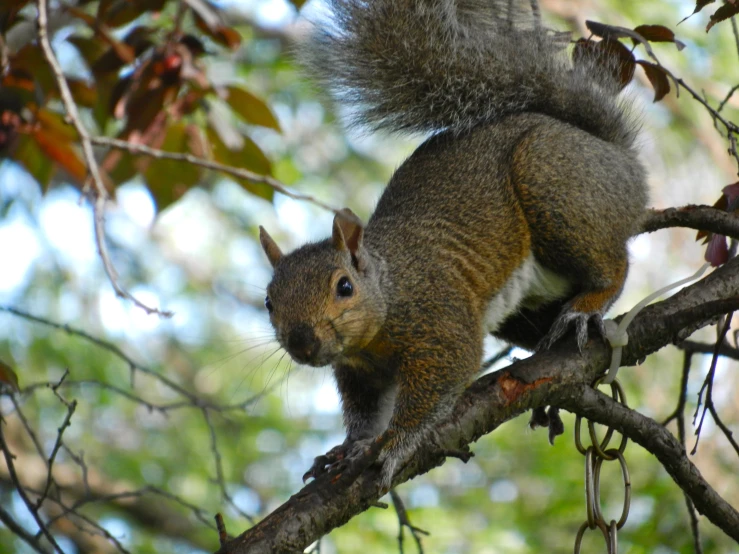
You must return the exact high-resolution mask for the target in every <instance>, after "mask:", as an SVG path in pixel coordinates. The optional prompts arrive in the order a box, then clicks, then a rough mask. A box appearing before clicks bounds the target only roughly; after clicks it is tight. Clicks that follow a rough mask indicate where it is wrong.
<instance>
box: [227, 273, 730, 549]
mask: <svg viewBox="0 0 739 554" xmlns="http://www.w3.org/2000/svg"><path fill="white" fill-rule="evenodd" d="M738 308H739V260H738V259H734V260H732V261H730V262H729V263H728V264H726V265H725V266H723V267H721V268H719V269H717V270H716V271H714V272H713V273H712V274H710V275H709V276H708V277H706V278H705V279H703V280H702V281H700V282H698V283H696V284H694V285H692V286H690V287H686V288H685V289H683V290H681V291H680V292H678V293H677V294H675V295H674V296H672V297H671V298H669V299H667V300H665V301H663V302H660V303H658V304H653V305H651V306H648V307H647V308H645V309H644V310H643V311H642V312H641V313H640V314H639V315H638V316H637V317H636V318H635V319H634V321H633V322H632V324H631V325H630V327H629V344H628V346H627V347H626V348H625V349H624V357H623V360H624V362H623V363H624V364H625V365H628V364H633V363H635V362H636V361H637V360H639V359H642V358H644V357H645V356H647V355H648V354H651V353H652V352H654V351H656V350H659V349H660V348H662V347H663V346H665V345H667V344H674V343H679V342H682V341H684V340H685V339H686V338H687V337H688V336H689V335H690V334H692V333H693V332H694V331H695V330H696V329H698V328H700V327H703V326H705V325H707V324H709V323H711V322H712V321H714V320H715V319H716V318H718V317H719V316H720V315H721V314H724V313H727V312H730V311H732V310H736V309H738ZM609 361H610V355H609V349H608V348H607V347H606V346H605V345H603V344H602V343H600V342H598V341H591V342H590V343H589V345H588V348H586V349H585V350H584V351H583V352H582V354H579V353H578V352H577V348H576V347H575V345H574V343H572V342H567V343H563V344H558V345H556V346H555V348H554V349H552V350H550V351H546V352H541V353H539V354H537V355H535V356H532V357H531V358H528V359H526V360H522V361H520V362H517V363H515V364H512V365H511V366H509V367H508V368H506V369H503V370H500V371H497V372H495V373H492V374H489V375H486V376H484V377H481V378H480V379H478V380H477V381H475V382H474V383H472V385H471V386H470V387H469V388H468V389H467V390H466V391H465V393H464V394H463V395H462V397H461V398H460V399H459V401H458V403H457V406H456V408H455V410H454V412H453V414H452V416H451V417H450V418H448V419H447V420H445V421H443V422H441V423H440V424H439V425H437V427H436V429H435V430H434V432H433V435H432V437H431V438H430V440H427V441H425V442H424V444H423V445H422V447H421V448H419V450H418V451H417V452H415V453H414V455H413V457H412V459H411V460H410V461H409V462H408V463H406V464H405V466H403V467H402V468H401V469H400V471H399V472H398V473H397V474H396V475H395V479H394V481H393V484H394V485H398V484H400V483H403V482H405V481H407V480H409V479H411V478H413V477H415V476H416V475H419V474H422V473H426V472H428V471H429V470H431V469H433V468H434V467H436V466H439V465H441V464H442V463H444V452H445V451H453V450H459V449H461V448H464V447H466V445H468V444H470V443H471V442H474V441H476V440H477V439H479V438H480V437H481V436H483V435H485V434H487V433H490V432H491V431H493V430H494V429H496V428H497V427H498V426H499V425H501V424H502V423H504V422H505V421H508V420H509V419H511V418H513V417H515V416H517V415H519V414H521V413H523V412H524V411H526V410H529V409H531V408H534V407H539V406H543V405H547V404H552V403H555V402H556V401H560V402H562V404H561V405H562V406H566V407H568V409H572V410H574V411H576V412H577V411H578V410H582V411H583V413H584V412H586V411H588V410H590V409H591V407H590V404H589V403H588V401H589V399H590V398H591V397H590V396H588V395H586V394H585V393H583V392H582V390H583V389H587V388H588V387H587V384H589V383H591V382H592V381H593V380H594V379H595V378H596V377H597V376H598V375H600V374H602V373H603V371H604V370H605V368H606V367H607V366H608V363H609ZM568 391H569V392H568ZM573 391H577V396H572V395H574V394H575V392H573ZM568 394H569V395H570V396H568ZM593 394H595V393H594V392H593ZM578 398H580V399H582V402H583V407H582V408H580V407H579V405H578V403H577V399H578ZM609 413H611V412H609ZM613 413H617V412H613ZM585 415H587V414H585ZM617 416H618V417H616V416H614V421H613V422H612V421H610V419H608V418H607V417H605V418H603V417H601V418H600V419H599V417H600V416H593V419H595V420H596V421H600V422H602V423H606V424H611V423H614V424H616V427H617V428H619V429H621V428H622V429H623V430H624V432H625V433H626V434H627V435H628V436H630V437H631V433H632V432H634V433H636V432H637V431H639V429H638V428H636V430H635V428H634V427H633V426H632V425H631V424H630V423H629V422H626V421H625V419H624V417H623V414H621V413H617ZM639 417H643V416H639ZM634 421H636V420H634ZM638 421H641V420H638ZM664 433H667V434H668V435H669V432H667V431H663V434H664ZM659 436H660V437H661V439H660V443H659V444H658V445H656V446H653V445H652V444H651V443H650V442H648V441H646V440H644V439H643V437H641V436H639V435H638V434H635V436H634V437H633V438H634V440H635V441H636V442H638V443H639V444H642V445H643V446H644V447H645V448H646V449H647V450H649V451H650V452H651V451H652V450H656V449H659V456H658V457H660V456H664V455H665V452H666V451H669V452H671V453H672V455H674V454H675V451H674V450H675V449H674V447H673V445H672V443H670V442H669V439H664V437H663V435H659ZM669 436H670V437H671V435H669ZM672 440H673V441H674V439H672ZM665 441H668V442H665ZM675 443H676V444H677V445H678V447H679V443H677V441H675ZM655 455H657V453H656V452H655ZM683 455H684V450H683ZM668 471H670V472H671V473H670V474H671V475H672V476H673V478H674V479H675V481H676V482H677V483H678V485H680V487H681V488H683V490H684V491H685V492H686V493H687V495H688V496H689V497H690V499H691V500H692V501H693V503H694V504H695V505H696V507H697V508H698V509H699V510H701V511H702V512H703V513H705V514H706V515H707V516H708V517H709V519H711V521H712V522H713V523H714V524H715V525H716V526H718V527H719V528H721V529H722V530H723V531H724V532H725V533H726V534H727V535H729V536H732V537H736V536H737V535H738V534H739V524H737V521H739V520H738V519H736V518H737V515H736V512H735V511H733V508H730V507H726V506H725V504H726V503H725V502H724V501H723V500H722V499H720V497H718V495H717V494H716V493H715V491H713V490H712V489H711V488H710V487H709V486H708V485H707V484H706V483H705V481H702V478H700V473H699V472H698V470H697V469H696V468H695V467H694V466H693V465H692V464H691V463H690V461H689V460H688V459H687V458H685V457H683V458H677V459H676V460H672V461H671V465H670V466H669V468H668ZM699 479H700V480H699ZM699 482H700V483H701V484H700V486H698V485H697V483H699ZM379 494H380V481H379V472H378V471H377V470H376V469H375V468H370V469H368V470H367V471H365V472H364V473H363V474H362V475H361V476H360V477H359V478H358V479H357V480H355V481H354V482H352V483H344V482H342V480H341V479H340V478H337V477H336V476H335V475H327V476H324V477H322V478H320V479H318V480H317V481H314V482H312V483H310V484H308V486H306V487H304V488H303V490H301V491H300V492H298V493H297V494H295V495H294V496H293V497H292V498H290V499H289V500H288V501H287V502H286V503H285V504H283V505H282V506H281V507H280V508H278V509H277V510H275V511H274V512H273V513H272V514H271V515H269V516H268V517H267V518H266V519H264V520H263V521H262V522H261V523H259V524H258V525H256V526H255V527H253V528H252V529H250V530H248V531H247V532H245V533H243V534H242V535H241V536H239V537H238V538H236V539H234V540H233V541H231V542H230V543H228V544H227V545H225V546H223V547H222V548H221V549H220V550H219V551H218V552H219V554H245V553H250V554H251V553H262V552H264V553H267V552H302V550H303V549H304V548H306V547H307V546H308V545H310V544H311V543H313V542H314V541H316V540H317V539H318V538H319V537H321V536H323V535H325V534H326V533H328V532H329V531H330V530H331V529H334V528H335V527H338V526H340V525H343V524H344V523H346V522H347V521H349V519H351V518H352V517H353V516H355V515H356V514H358V513H360V512H362V511H364V510H366V509H367V508H369V507H370V506H371V505H372V504H373V503H375V502H376V501H377V499H378V497H379Z"/></svg>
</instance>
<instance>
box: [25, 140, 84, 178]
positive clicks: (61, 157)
mask: <svg viewBox="0 0 739 554" xmlns="http://www.w3.org/2000/svg"><path fill="white" fill-rule="evenodd" d="M33 138H34V139H35V140H36V144H38V147H39V148H40V149H41V150H42V151H43V152H44V153H45V154H46V155H47V156H48V157H49V158H51V159H52V160H54V162H56V164H57V165H59V166H60V167H62V168H63V169H64V170H66V172H67V173H69V174H70V175H71V176H72V178H73V179H74V180H75V181H77V183H82V182H83V181H84V180H85V177H87V167H86V166H85V164H84V163H82V160H81V159H80V157H79V156H78V155H77V152H76V151H75V149H74V147H73V146H72V143H70V142H60V141H59V140H58V138H57V137H56V136H54V135H53V134H48V133H45V132H44V131H42V130H39V131H35V132H34V133H33Z"/></svg>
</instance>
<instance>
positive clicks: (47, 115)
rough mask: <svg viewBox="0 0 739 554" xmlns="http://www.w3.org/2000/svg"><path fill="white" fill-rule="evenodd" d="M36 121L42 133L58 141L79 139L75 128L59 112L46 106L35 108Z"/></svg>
mask: <svg viewBox="0 0 739 554" xmlns="http://www.w3.org/2000/svg"><path fill="white" fill-rule="evenodd" d="M35 116H36V123H38V124H39V126H40V127H41V128H42V129H43V132H44V134H46V135H48V136H49V137H51V138H52V139H53V140H57V141H59V142H71V141H77V140H79V135H78V134H77V129H75V128H74V126H72V125H71V124H69V123H67V122H66V121H65V119H64V116H63V115H62V114H60V113H57V112H54V111H51V110H50V109H48V108H39V109H38V110H36V113H35Z"/></svg>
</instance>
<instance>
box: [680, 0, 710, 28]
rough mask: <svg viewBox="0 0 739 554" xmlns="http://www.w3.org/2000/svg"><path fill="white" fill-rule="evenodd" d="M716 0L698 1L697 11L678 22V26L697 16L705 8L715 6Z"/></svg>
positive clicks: (696, 4)
mask: <svg viewBox="0 0 739 554" xmlns="http://www.w3.org/2000/svg"><path fill="white" fill-rule="evenodd" d="M715 1H716V0H697V1H696V3H695V9H694V10H693V13H691V14H690V15H688V16H687V17H684V18H683V19H681V20H680V21H679V22H678V25H680V23H682V22H683V21H685V20H686V19H688V17H690V16H692V15H695V14H697V13H698V12H699V11H701V10H702V9H703V8H705V7H706V6H707V5H708V4H713V3H714V2H715Z"/></svg>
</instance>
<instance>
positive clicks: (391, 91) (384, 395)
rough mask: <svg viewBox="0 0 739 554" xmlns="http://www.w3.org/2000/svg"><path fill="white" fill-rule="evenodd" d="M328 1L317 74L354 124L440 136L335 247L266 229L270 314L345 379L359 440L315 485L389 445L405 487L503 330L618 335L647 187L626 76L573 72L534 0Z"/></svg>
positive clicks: (304, 354) (297, 343)
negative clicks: (623, 90)
mask: <svg viewBox="0 0 739 554" xmlns="http://www.w3.org/2000/svg"><path fill="white" fill-rule="evenodd" d="M328 4H329V7H330V14H331V15H330V16H329V17H330V19H329V21H327V22H325V23H324V24H321V25H319V26H316V27H315V28H314V30H313V31H312V33H311V34H310V36H309V38H308V39H307V40H306V43H305V44H303V45H302V46H301V54H302V56H303V59H304V61H306V62H307V66H308V68H309V69H310V70H311V71H312V72H313V73H314V74H315V75H316V76H317V78H318V80H319V82H320V83H322V84H323V85H325V87H326V88H327V89H328V90H329V91H331V92H332V93H333V94H334V95H335V98H336V99H337V100H338V102H340V103H342V104H343V105H344V106H345V107H348V108H349V113H350V115H351V117H352V123H354V124H360V125H364V126H369V127H371V128H374V129H384V130H389V131H392V132H396V133H427V134H430V138H428V139H427V140H426V141H425V142H424V143H422V144H421V146H419V147H418V149H417V150H416V151H415V152H413V154H412V155H411V156H410V157H409V158H408V159H407V160H406V161H405V162H404V163H403V164H402V165H401V166H400V167H399V168H398V169H397V170H396V171H395V173H394V174H393V176H392V178H391V179H390V182H389V184H388V185H387V187H386V189H385V191H384V192H383V194H382V196H381V198H380V199H379V202H378V204H377V206H376V208H375V210H374V213H373V214H372V216H371V217H370V219H369V222H368V223H367V224H366V225H364V224H363V223H362V222H361V221H360V219H359V218H358V217H357V216H355V215H354V214H353V213H352V212H351V211H350V210H348V209H344V210H340V211H339V212H338V213H336V215H335V218H334V220H333V228H332V234H331V237H330V238H328V239H326V240H323V241H320V242H316V243H310V244H306V245H304V246H302V247H300V248H298V249H297V250H295V251H293V252H291V253H288V254H283V253H282V251H281V250H280V248H279V246H278V245H277V244H276V243H275V241H274V240H273V239H272V238H271V237H270V235H269V234H268V233H267V231H265V230H264V229H263V228H262V227H260V242H261V245H262V247H263V249H264V252H265V253H266V256H267V258H268V260H269V262H270V263H271V265H272V266H273V268H274V275H273V278H272V280H271V282H270V283H269V285H268V287H267V298H266V299H265V305H266V308H267V310H268V312H269V314H270V320H271V323H272V325H273V327H274V329H275V334H276V338H277V340H278V342H279V343H280V345H281V346H282V347H284V348H285V350H286V351H287V352H288V353H289V354H290V356H291V357H292V358H293V359H294V360H295V361H297V362H299V363H303V364H308V365H311V366H316V367H318V366H324V365H330V366H331V367H332V368H333V373H334V376H335V379H336V383H337V387H338V392H339V395H340V397H341V401H342V411H343V418H344V423H345V426H346V430H347V437H346V441H345V442H344V443H343V444H342V445H340V446H338V447H336V448H334V449H332V450H331V451H329V453H328V454H327V455H325V456H319V457H317V458H316V460H315V462H314V464H313V467H312V468H311V469H310V470H309V471H308V473H306V475H305V476H304V480H305V479H307V478H309V477H314V478H317V477H318V476H320V475H321V474H323V473H325V472H329V471H335V470H336V469H337V467H341V466H342V465H343V464H347V463H351V461H352V460H356V459H359V458H361V456H362V454H363V453H364V452H367V451H368V449H369V445H370V444H372V441H375V440H378V437H384V442H383V443H382V447H381V450H380V453H379V457H378V461H379V462H380V463H381V464H382V486H383V487H384V489H385V490H389V488H390V486H391V484H392V479H393V476H394V474H395V471H396V470H397V469H399V464H401V463H403V462H404V461H405V460H406V459H407V458H408V457H409V456H410V455H411V453H412V452H413V451H414V450H415V449H416V448H417V446H418V445H419V443H420V442H421V441H422V440H424V439H426V438H428V437H429V435H430V431H431V429H432V428H433V426H434V424H435V423H436V422H438V421H439V420H440V419H441V418H443V417H444V416H446V415H448V414H449V413H450V412H451V409H452V408H453V406H454V404H455V401H456V399H457V398H458V396H459V395H460V394H461V392H462V391H463V389H464V388H465V387H466V385H467V384H468V383H469V381H470V380H471V379H472V378H473V377H474V376H475V374H476V373H477V372H478V371H479V369H480V366H481V360H482V355H483V338H484V336H485V334H486V333H488V332H489V333H492V334H493V335H494V336H495V337H498V338H500V339H503V340H505V341H509V342H511V343H513V344H516V345H519V346H522V347H524V348H527V349H535V348H537V347H538V348H548V347H550V346H551V345H552V344H554V343H555V342H557V341H559V339H560V338H562V337H563V336H564V335H566V334H567V333H568V332H569V331H570V330H571V329H574V332H575V337H576V341H577V345H578V346H579V348H580V349H582V348H583V346H584V345H585V343H586V342H587V340H588V332H589V326H590V325H592V326H594V327H595V330H596V331H599V332H600V334H601V335H604V325H603V319H602V315H603V313H604V312H605V311H606V310H607V309H608V308H609V306H610V305H611V304H612V302H613V301H614V300H615V299H616V298H617V297H618V296H619V294H620V292H621V289H622V287H623V284H624V280H625V278H626V273H627V268H628V254H627V249H626V244H627V241H628V239H629V238H630V237H631V236H632V235H634V234H635V233H636V231H637V226H638V222H639V220H640V217H641V216H642V214H643V213H644V210H645V206H646V202H647V186H646V174H645V170H644V168H643V166H642V165H641V163H640V161H639V159H638V155H637V151H636V147H635V138H636V134H637V130H638V129H637V127H638V125H637V123H636V121H635V118H634V117H633V115H632V112H633V107H632V106H631V104H630V101H629V98H628V97H626V98H621V97H619V96H618V93H619V91H620V85H619V83H618V82H617V78H616V74H617V71H616V72H614V68H615V67H616V66H615V65H613V63H612V64H611V65H610V66H609V64H608V63H604V60H603V59H602V58H601V59H596V58H595V57H593V58H592V59H589V58H588V59H580V60H579V61H578V63H573V62H571V61H570V60H569V58H568V56H567V52H566V46H567V42H568V40H569V39H567V40H565V41H563V40H562V36H563V34H562V33H555V32H553V31H550V30H548V29H545V28H544V27H543V26H542V24H541V23H540V21H539V18H538V13H537V12H538V8H536V6H535V3H534V4H532V3H531V0H372V1H366V0H329V1H328ZM568 36H569V35H568ZM614 63H615V62H614ZM540 415H541V414H540Z"/></svg>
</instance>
